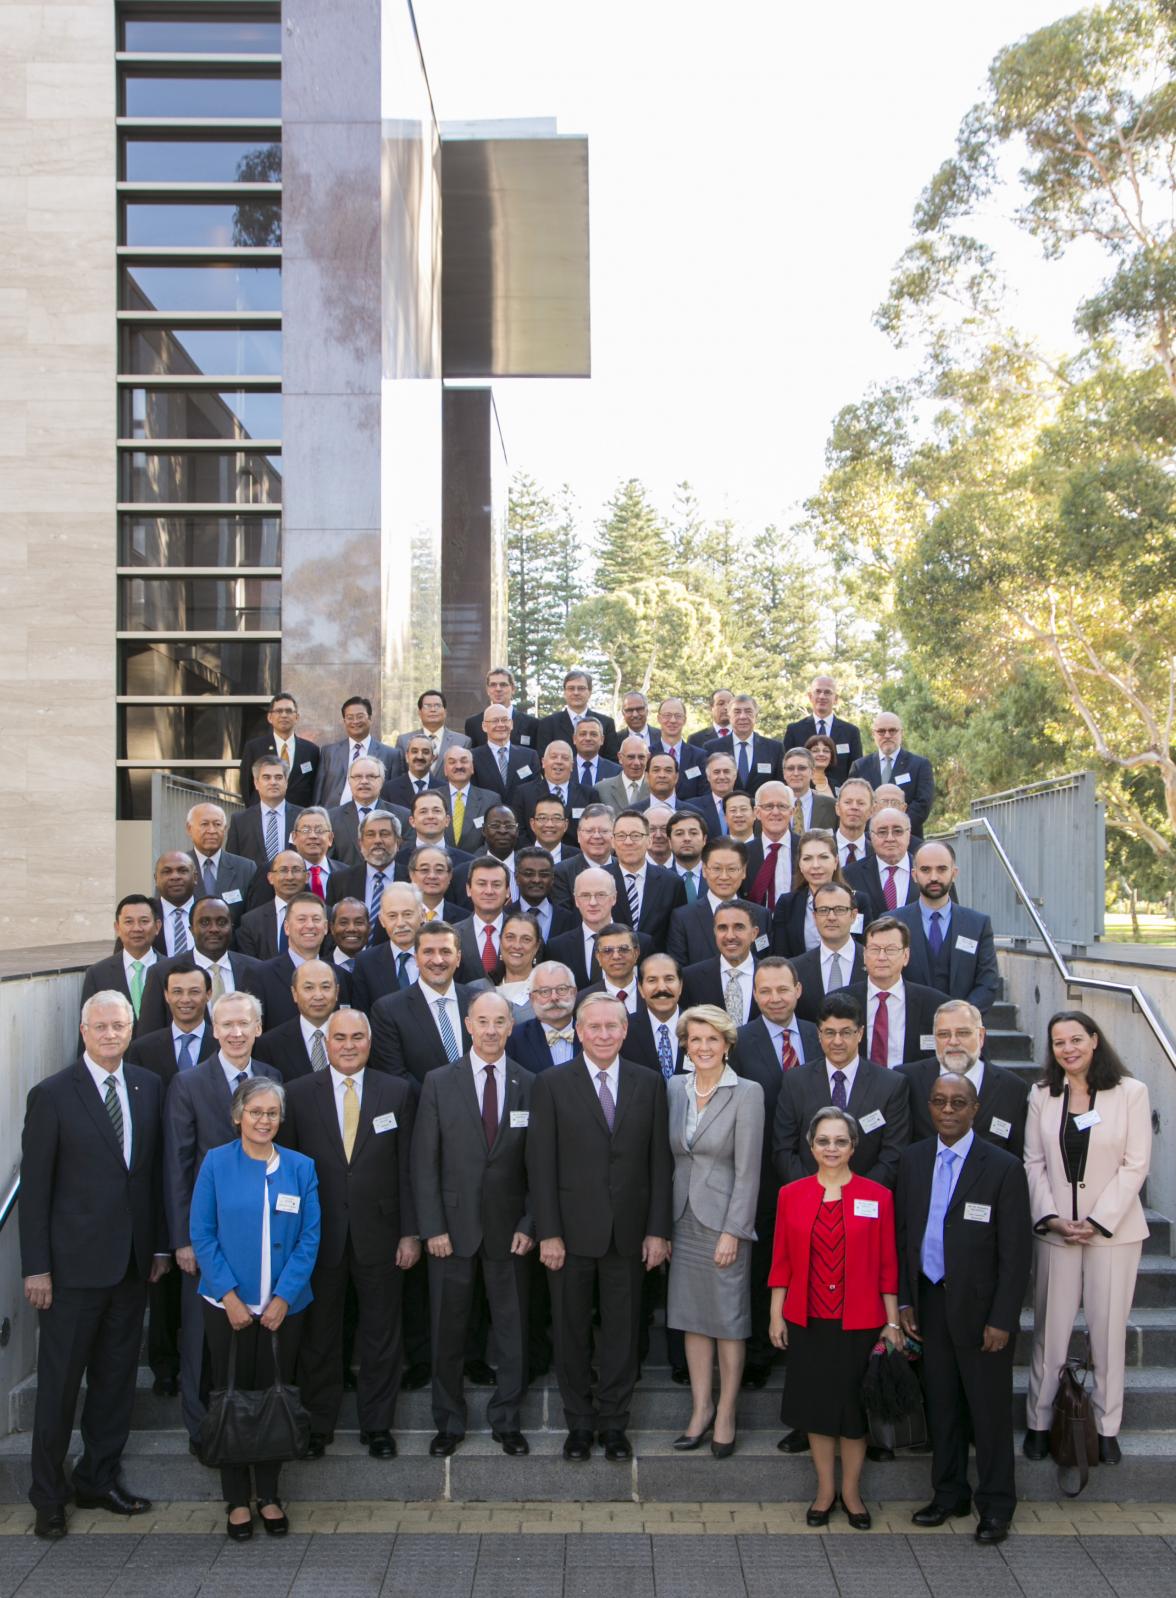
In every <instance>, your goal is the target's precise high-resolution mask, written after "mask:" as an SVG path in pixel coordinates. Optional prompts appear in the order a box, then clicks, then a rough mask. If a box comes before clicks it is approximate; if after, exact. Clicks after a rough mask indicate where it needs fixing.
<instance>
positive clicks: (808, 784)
mask: <svg viewBox="0 0 1176 1598" xmlns="http://www.w3.org/2000/svg"><path fill="white" fill-rule="evenodd" d="M816 769H817V763H816V761H815V760H814V759H813V752H812V750H811V749H789V750H786V751H785V754H784V758H783V760H782V761H781V762H780V775H781V776H782V777H783V779H784V781H785V782H786V783H787V784H788V786H789V787H790V788H791V789H792V830H793V832H811V831H813V829H814V828H817V827H819V828H821V829H822V830H823V831H826V832H832V831H833V830H834V828H835V827H836V825H837V807H836V805H835V803H834V801H833V800H832V799H830V797H829V795H828V794H826V793H817V791H816V789H815V788H814V787H813V773H814V772H815V771H816Z"/></svg>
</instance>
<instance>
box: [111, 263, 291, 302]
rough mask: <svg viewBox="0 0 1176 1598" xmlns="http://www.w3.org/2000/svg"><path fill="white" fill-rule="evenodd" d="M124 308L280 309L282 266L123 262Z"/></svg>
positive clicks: (122, 297)
mask: <svg viewBox="0 0 1176 1598" xmlns="http://www.w3.org/2000/svg"><path fill="white" fill-rule="evenodd" d="M121 299H122V309H123V310H124V311H280V310H281V309H282V272H281V268H280V267H277V266H230V265H228V264H227V263H226V264H225V265H217V266H148V265H146V264H143V263H141V264H139V265H137V266H124V267H123V269H122V296H121Z"/></svg>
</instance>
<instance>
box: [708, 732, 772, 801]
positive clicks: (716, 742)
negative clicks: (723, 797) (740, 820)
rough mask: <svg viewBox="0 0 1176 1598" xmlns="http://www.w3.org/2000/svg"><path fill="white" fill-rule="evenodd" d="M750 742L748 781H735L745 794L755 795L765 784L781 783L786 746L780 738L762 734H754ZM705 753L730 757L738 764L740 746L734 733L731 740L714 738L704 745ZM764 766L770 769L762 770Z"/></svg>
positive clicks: (737, 779)
mask: <svg viewBox="0 0 1176 1598" xmlns="http://www.w3.org/2000/svg"><path fill="white" fill-rule="evenodd" d="M750 742H751V749H750V751H749V753H750V755H751V761H750V769H749V770H748V773H747V781H746V782H740V781H739V778H738V777H736V779H735V786H736V788H738V789H740V790H741V791H742V792H744V793H755V791H756V789H757V788H762V787H763V785H764V783H765V782H779V781H780V761H781V759H782V758H783V755H784V745H783V744H782V743H781V742H780V740H779V739H778V738H765V737H764V736H763V735H762V734H761V733H758V732H753V733H752V735H751V740H750ZM703 753H704V754H706V755H717V754H723V755H730V756H731V758H732V759H733V760H735V761H736V762H738V759H739V745H738V742H737V741H736V738H735V735H734V733H732V734H731V736H730V737H729V738H714V739H712V740H711V742H710V743H708V744H704V745H703ZM763 766H767V767H768V768H769V769H768V770H767V771H764V770H761V767H763Z"/></svg>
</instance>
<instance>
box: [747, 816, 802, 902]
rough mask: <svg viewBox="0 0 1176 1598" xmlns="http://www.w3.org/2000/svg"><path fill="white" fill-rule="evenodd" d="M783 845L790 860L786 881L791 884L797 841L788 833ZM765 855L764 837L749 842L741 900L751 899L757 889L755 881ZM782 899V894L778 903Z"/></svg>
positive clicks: (786, 870) (786, 871)
mask: <svg viewBox="0 0 1176 1598" xmlns="http://www.w3.org/2000/svg"><path fill="white" fill-rule="evenodd" d="M781 844H782V847H783V850H784V852H785V853H786V854H787V858H788V864H787V866H786V868H785V872H784V879H785V881H786V882H791V881H792V873H793V871H794V869H795V867H796V839H795V837H794V836H793V834H792V833H788V834H786V835H785V837H784V838H783V839H781ZM768 848H769V849H770V848H771V844H769V845H768ZM764 854H765V849H764V840H763V838H762V837H759V836H757V837H754V838H749V839H748V840H747V875H746V876H745V877H744V879H743V886H742V887H741V888H740V890H739V896H740V898H742V899H751V894H752V889H753V888H754V887H755V879H756V878H757V877H758V876H759V874H760V868H761V867H762V866H763V863H764ZM782 897H783V895H782V894H781V895H779V896H778V898H777V903H778V902H779V899H780V898H782ZM751 902H752V903H753V904H764V903H765V902H766V900H765V899H752V901H751Z"/></svg>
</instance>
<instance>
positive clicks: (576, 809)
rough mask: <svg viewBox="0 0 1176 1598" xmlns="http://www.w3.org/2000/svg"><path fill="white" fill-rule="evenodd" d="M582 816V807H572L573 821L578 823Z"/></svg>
mask: <svg viewBox="0 0 1176 1598" xmlns="http://www.w3.org/2000/svg"><path fill="white" fill-rule="evenodd" d="M583 814H584V806H583V805H580V806H578V807H573V809H572V820H573V821H579V819H580V817H581V816H582V815H583Z"/></svg>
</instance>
